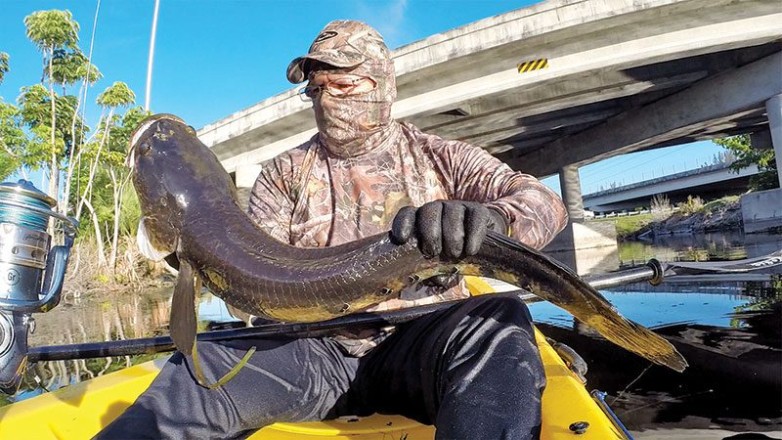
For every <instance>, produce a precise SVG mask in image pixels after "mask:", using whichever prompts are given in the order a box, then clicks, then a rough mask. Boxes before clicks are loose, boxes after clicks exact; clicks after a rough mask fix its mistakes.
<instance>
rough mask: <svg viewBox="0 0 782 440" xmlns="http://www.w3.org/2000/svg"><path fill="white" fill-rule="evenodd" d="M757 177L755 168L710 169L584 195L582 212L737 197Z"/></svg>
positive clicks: (690, 171)
mask: <svg viewBox="0 0 782 440" xmlns="http://www.w3.org/2000/svg"><path fill="white" fill-rule="evenodd" d="M757 173H758V167H757V166H755V165H753V166H751V167H748V168H744V169H742V170H741V171H739V172H738V173H737V172H735V171H732V170H731V169H730V168H729V166H728V165H727V164H716V165H710V166H707V167H701V168H698V169H694V170H689V171H684V172H681V173H676V174H671V175H669V176H663V177H658V178H656V179H649V180H644V181H643V182H637V183H633V184H630V185H624V186H620V187H616V188H610V189H607V190H604V191H598V192H594V193H591V194H586V195H584V208H586V209H587V210H590V211H594V212H596V213H603V212H611V211H623V210H632V209H635V208H637V207H644V208H649V207H650V204H651V200H652V198H653V197H654V196H655V195H657V194H661V195H665V196H667V197H668V199H669V200H670V202H671V203H673V204H676V203H678V202H681V201H684V200H687V196H690V195H692V196H699V197H701V198H704V199H709V198H719V197H722V196H725V195H734V194H736V195H737V194H741V193H743V192H745V191H746V190H747V186H748V183H749V178H750V177H751V176H754V175H755V174H757Z"/></svg>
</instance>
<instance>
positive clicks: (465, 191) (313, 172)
mask: <svg viewBox="0 0 782 440" xmlns="http://www.w3.org/2000/svg"><path fill="white" fill-rule="evenodd" d="M434 200H469V201H475V202H480V203H484V204H486V205H488V206H492V207H494V208H496V209H498V210H499V211H501V212H502V213H503V214H505V216H506V218H507V219H508V220H509V230H510V231H509V234H510V235H511V236H513V237H514V238H516V239H518V240H520V241H522V242H524V243H525V244H527V245H529V246H531V247H534V248H537V249H540V248H542V247H544V246H545V245H546V244H547V243H549V242H550V241H551V240H552V239H553V238H554V236H555V235H556V234H557V233H559V231H561V230H562V228H564V226H565V225H566V223H567V214H566V211H565V207H564V205H563V203H562V200H561V199H560V198H559V196H557V194H556V193H554V192H553V191H551V190H550V189H548V188H547V187H546V186H545V185H543V184H542V183H540V182H539V181H538V180H537V179H535V178H534V177H532V176H529V175H526V174H523V173H520V172H516V171H513V170H511V169H510V168H509V167H508V166H507V165H506V164H504V163H502V162H501V161H499V160H498V159H496V158H495V157H493V156H491V155H490V154H488V153H487V152H485V151H484V150H482V149H480V148H476V147H473V146H471V145H469V144H466V143H464V142H460V141H450V140H445V139H442V138H440V137H438V136H435V135H430V134H425V133H422V132H421V131H420V130H418V129H417V128H416V127H414V126H413V125H411V124H407V123H392V125H391V126H390V127H389V128H388V135H387V136H386V137H385V138H384V140H383V141H382V142H381V143H379V144H378V145H377V146H375V147H374V148H373V149H371V150H370V151H364V152H362V153H361V154H358V155H354V156H352V157H347V158H345V157H336V156H335V155H334V154H331V153H329V151H328V150H327V149H326V148H325V147H324V146H323V145H322V144H321V142H320V140H319V136H318V135H316V136H314V137H313V138H312V139H311V140H310V141H308V142H307V143H305V144H303V145H301V146H299V147H297V148H295V149H293V150H290V151H288V152H286V153H284V154H282V155H280V156H278V157H276V158H274V159H272V160H270V161H268V162H266V163H264V164H263V168H262V171H261V173H260V175H259V176H258V179H257V180H256V182H255V185H254V187H253V190H252V194H251V196H250V205H249V209H250V215H251V216H252V217H253V219H254V220H255V221H256V222H257V223H258V225H259V226H260V227H261V228H262V229H264V230H265V231H267V232H268V233H270V234H271V235H272V236H274V237H275V238H277V239H278V240H280V241H283V242H286V243H289V244H291V245H293V246H299V247H322V246H335V245H339V244H342V243H346V242H350V241H353V240H357V239H360V238H363V237H367V236H370V235H374V234H378V233H381V232H386V231H388V230H389V229H390V227H391V222H392V220H393V219H394V216H395V215H396V213H397V212H398V211H399V209H400V208H402V207H403V206H408V205H412V206H421V205H423V204H424V203H426V202H430V201H434ZM466 296H469V293H468V292H467V289H466V287H465V285H464V283H463V282H461V281H459V282H458V283H457V284H456V285H453V286H451V287H441V286H423V285H419V286H413V287H411V288H409V289H408V290H407V291H405V292H403V294H402V298H403V299H399V300H391V301H387V302H384V303H381V304H379V305H377V306H375V307H374V308H373V309H371V310H386V309H394V308H400V307H409V306H412V305H420V304H427V303H432V302H438V301H444V300H450V299H456V298H463V297H466ZM363 342H367V341H366V340H364V341H362V343H357V344H356V346H355V347H353V348H350V349H349V351H351V352H353V353H354V354H358V353H359V352H362V351H363V352H365V351H366V349H367V348H368V347H371V346H373V344H371V343H370V344H366V343H363Z"/></svg>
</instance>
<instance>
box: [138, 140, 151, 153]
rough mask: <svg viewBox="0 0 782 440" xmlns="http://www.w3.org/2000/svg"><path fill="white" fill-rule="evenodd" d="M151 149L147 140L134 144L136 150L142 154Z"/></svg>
mask: <svg viewBox="0 0 782 440" xmlns="http://www.w3.org/2000/svg"><path fill="white" fill-rule="evenodd" d="M151 150H152V145H151V144H150V143H149V141H144V142H142V143H140V144H138V145H137V146H136V151H138V154H141V155H143V156H146V155H147V154H149V152H150V151H151Z"/></svg>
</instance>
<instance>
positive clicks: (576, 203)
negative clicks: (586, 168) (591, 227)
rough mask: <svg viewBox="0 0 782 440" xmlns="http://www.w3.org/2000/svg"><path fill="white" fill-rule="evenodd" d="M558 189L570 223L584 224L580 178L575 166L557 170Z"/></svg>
mask: <svg viewBox="0 0 782 440" xmlns="http://www.w3.org/2000/svg"><path fill="white" fill-rule="evenodd" d="M559 187H560V188H561V189H562V201H563V202H565V207H567V213H568V215H569V216H570V221H572V222H575V223H584V199H583V198H582V197H581V177H580V176H579V175H578V167H577V166H575V165H566V166H564V167H562V168H561V169H560V170H559Z"/></svg>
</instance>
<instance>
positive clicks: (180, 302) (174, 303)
mask: <svg viewBox="0 0 782 440" xmlns="http://www.w3.org/2000/svg"><path fill="white" fill-rule="evenodd" d="M199 284H200V283H199ZM195 289H196V282H195V273H194V271H193V267H192V266H190V264H189V263H187V262H185V261H181V260H180V262H179V276H178V277H177V282H176V287H174V296H173V298H172V299H171V324H170V328H171V339H173V340H174V345H176V348H177V350H179V351H180V352H182V354H184V355H185V356H190V355H191V354H192V353H193V345H195V336H196V313H195V294H196V290H195Z"/></svg>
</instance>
